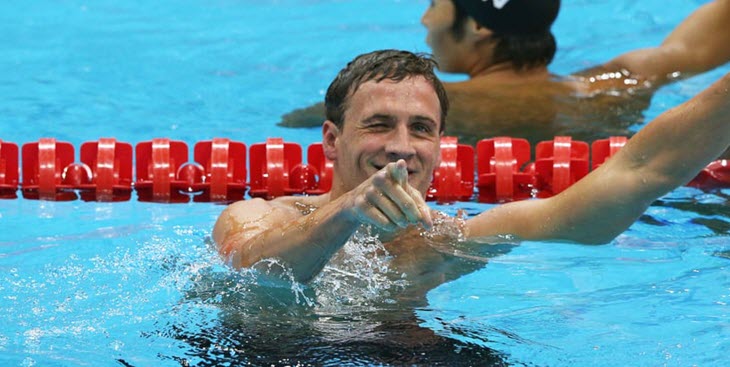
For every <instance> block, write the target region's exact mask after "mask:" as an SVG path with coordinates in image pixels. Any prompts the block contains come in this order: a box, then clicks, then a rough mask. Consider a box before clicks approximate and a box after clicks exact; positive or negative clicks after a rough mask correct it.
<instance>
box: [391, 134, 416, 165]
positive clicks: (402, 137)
mask: <svg viewBox="0 0 730 367" xmlns="http://www.w3.org/2000/svg"><path fill="white" fill-rule="evenodd" d="M385 152H386V153H387V154H388V160H389V161H391V162H394V161H397V160H398V159H405V160H408V159H409V158H411V157H413V156H414V155H416V150H415V149H414V148H413V145H412V144H411V136H410V134H409V131H408V128H407V127H405V126H399V127H398V128H397V129H395V130H393V132H392V134H390V136H389V137H388V141H387V142H386V143H385Z"/></svg>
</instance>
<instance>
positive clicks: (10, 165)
mask: <svg viewBox="0 0 730 367" xmlns="http://www.w3.org/2000/svg"><path fill="white" fill-rule="evenodd" d="M626 141H627V138H626V137H620V136H619V137H610V138H608V139H601V140H596V141H594V142H593V143H592V144H591V145H590V149H589V145H588V144H587V143H586V142H581V141H576V140H572V139H571V138H570V137H567V136H559V137H556V138H555V139H554V140H551V141H545V142H540V143H538V144H537V145H536V147H535V161H534V162H530V157H531V151H530V145H529V143H528V142H527V141H526V140H524V139H517V138H510V137H496V138H493V139H483V140H481V141H479V142H478V143H477V149H476V154H475V150H474V147H472V146H470V145H465V144H459V143H458V140H457V138H455V137H444V138H442V141H441V163H440V166H439V167H438V168H437V169H436V171H435V172H434V177H433V181H432V186H431V188H430V189H429V190H428V194H427V199H428V200H436V201H438V202H441V203H445V202H453V201H467V200H472V198H473V197H474V195H475V194H478V195H477V196H476V198H477V200H478V201H480V202H507V201H513V200H522V199H526V198H532V197H548V196H552V195H556V194H558V193H560V192H562V191H564V190H565V189H566V188H568V187H569V186H570V185H572V184H573V183H575V182H576V181H578V180H580V179H581V178H582V177H584V176H585V175H586V174H587V173H588V171H589V167H590V168H592V169H596V168H597V167H599V166H600V165H601V164H603V163H604V162H605V161H606V160H607V159H609V158H610V157H611V156H612V155H613V154H616V153H617V152H618V151H620V149H621V148H622V147H623V146H624V145H625V144H626ZM589 150H590V151H589ZM21 151H22V159H19V154H18V152H19V150H18V146H17V145H16V144H15V143H12V142H7V141H3V140H0V199H14V198H17V194H16V192H17V190H18V189H20V190H21V192H22V193H23V197H24V198H27V199H41V200H74V199H76V198H78V197H79V196H80V197H81V199H83V200H87V201H124V200H130V197H131V192H132V191H133V190H135V191H137V194H138V195H137V196H138V198H139V200H140V201H154V202H171V203H181V202H189V201H190V200H191V199H192V200H193V201H196V202H198V201H215V202H230V201H235V200H241V199H243V198H244V196H245V194H246V190H247V189H248V194H249V195H250V196H251V197H262V198H266V199H271V198H275V197H278V196H282V195H319V194H323V193H326V192H328V191H329V190H330V189H331V187H332V172H333V170H334V164H333V162H331V161H330V160H328V159H327V158H326V157H325V154H324V149H323V147H322V144H321V143H313V144H311V145H310V146H309V147H308V149H307V162H306V163H304V162H302V148H301V146H300V145H298V144H296V143H289V142H285V141H284V140H283V139H281V138H269V139H267V140H266V142H264V143H257V144H253V145H251V147H250V149H249V150H248V151H247V149H246V145H245V144H243V143H241V142H235V141H231V140H230V139H227V138H215V139H212V140H209V141H201V142H198V143H196V144H195V149H194V159H195V160H194V162H189V161H188V159H189V157H188V146H187V144H186V143H185V142H182V141H171V140H170V139H167V138H157V139H153V140H151V141H146V142H140V143H138V144H137V145H136V146H135V148H134V149H132V145H131V144H129V143H125V142H119V141H117V140H116V139H114V138H102V139H99V140H98V141H96V142H86V143H84V144H82V146H81V154H80V159H81V163H76V162H75V157H74V147H73V146H72V145H71V144H70V143H66V142H59V141H56V139H54V138H43V139H40V140H39V141H38V142H33V143H26V144H23V146H22V150H21ZM133 153H134V154H133ZM247 153H248V155H249V156H250V161H247ZM133 155H134V156H133ZM589 155H590V158H591V159H592V161H591V162H589ZM133 159H134V160H135V162H136V164H135V165H134V166H133V164H132V162H133ZM475 159H476V162H477V165H476V170H475ZM21 161H22V165H21V164H19V162H21ZM21 167H22V181H21V180H19V177H21V176H20V175H19V171H20V168H21ZM133 167H134V171H135V172H134V176H135V177H136V181H134V180H133V174H132V170H133ZM247 167H248V170H247ZM475 172H476V173H477V176H476V177H477V179H476V184H475ZM247 174H248V175H249V176H250V177H248V179H249V181H248V182H247V181H246V179H247ZM687 185H688V186H692V187H698V188H701V189H709V190H712V189H721V188H728V187H730V164H728V161H726V160H718V161H715V162H712V163H711V164H709V165H708V166H707V167H706V168H705V169H704V170H703V171H702V172H700V173H699V174H698V175H697V176H696V177H695V178H694V179H693V180H692V181H690V182H689V183H688V184H687ZM475 186H476V189H475Z"/></svg>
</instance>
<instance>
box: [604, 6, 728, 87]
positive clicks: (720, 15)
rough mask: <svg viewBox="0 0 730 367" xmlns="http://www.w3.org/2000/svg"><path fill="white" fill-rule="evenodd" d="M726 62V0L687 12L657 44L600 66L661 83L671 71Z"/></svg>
mask: <svg viewBox="0 0 730 367" xmlns="http://www.w3.org/2000/svg"><path fill="white" fill-rule="evenodd" d="M728 61H730V0H717V1H713V2H711V3H708V4H705V5H703V6H701V7H700V8H699V9H697V10H696V11H695V12H693V13H692V14H690V15H689V16H688V17H687V18H686V19H685V20H684V21H683V22H682V23H680V24H679V25H678V26H677V28H675V29H674V31H672V33H671V34H670V35H669V36H668V37H667V38H666V39H665V40H664V41H663V42H662V44H661V45H660V46H658V47H654V48H647V49H641V50H636V51H632V52H629V53H626V54H624V55H621V56H619V57H617V58H616V59H614V60H612V61H610V62H608V63H607V64H606V65H604V67H605V69H607V70H621V69H626V70H628V71H630V72H631V73H632V74H635V75H637V76H640V77H643V78H646V79H647V80H649V81H655V82H659V83H661V82H664V81H667V77H668V76H669V75H670V74H671V73H673V72H680V73H682V74H690V75H691V74H696V73H701V72H704V71H707V70H711V69H713V68H715V67H717V66H720V65H722V64H724V63H726V62H728Z"/></svg>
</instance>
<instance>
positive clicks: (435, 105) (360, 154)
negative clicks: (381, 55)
mask: <svg viewBox="0 0 730 367" xmlns="http://www.w3.org/2000/svg"><path fill="white" fill-rule="evenodd" d="M440 116H441V106H440V104H439V99H438V97H437V95H436V92H435V91H434V88H433V87H432V86H431V84H430V83H429V82H428V81H426V79H425V78H423V77H413V78H406V79H404V80H402V81H400V82H395V81H392V80H389V79H385V80H383V81H380V82H375V81H368V82H365V83H363V84H361V85H360V86H359V87H358V89H357V90H356V91H355V93H354V94H352V95H351V96H350V97H349V102H348V107H347V109H346V111H345V116H344V123H343V125H342V128H341V129H339V130H337V132H336V133H335V134H334V136H335V142H334V146H335V152H334V154H335V155H333V156H332V157H330V158H331V159H333V160H334V161H335V162H334V164H335V171H336V174H335V175H336V177H335V180H336V181H335V182H334V184H335V185H337V184H339V185H341V187H338V188H335V187H333V190H334V189H341V191H342V192H346V191H350V190H352V189H354V188H355V187H356V186H357V185H359V184H360V183H362V182H363V181H365V180H367V179H368V178H369V177H370V176H372V175H373V174H374V173H375V172H377V171H379V170H380V169H382V168H383V167H385V165H386V164H388V163H390V162H395V161H397V160H399V159H403V160H405V161H406V163H407V166H408V182H409V183H410V184H411V185H412V186H413V187H414V188H416V189H417V190H419V191H420V192H421V193H424V194H425V192H426V190H427V189H428V187H429V184H430V182H431V178H432V175H433V170H434V168H435V167H436V165H437V164H438V162H439V154H440V136H441V134H440V132H439V131H440V130H439V128H440V124H441V121H440ZM325 139H327V133H326V132H325Z"/></svg>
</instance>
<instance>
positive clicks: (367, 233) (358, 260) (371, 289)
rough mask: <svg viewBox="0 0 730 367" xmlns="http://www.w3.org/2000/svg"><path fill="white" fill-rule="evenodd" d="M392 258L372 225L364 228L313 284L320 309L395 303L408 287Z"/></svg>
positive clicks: (355, 234) (359, 230)
mask: <svg viewBox="0 0 730 367" xmlns="http://www.w3.org/2000/svg"><path fill="white" fill-rule="evenodd" d="M391 260H392V256H391V255H390V253H389V252H388V250H386V248H385V246H384V245H383V242H382V241H381V240H380V238H379V237H378V236H377V235H376V234H373V230H372V228H371V227H370V226H362V227H360V228H359V229H358V230H357V231H356V232H355V233H354V234H353V235H352V237H351V238H350V240H349V241H347V243H346V244H345V245H344V246H343V247H342V249H340V251H338V252H337V253H336V254H335V256H334V257H333V258H332V260H331V261H330V262H329V264H327V266H325V267H324V269H323V270H322V272H321V273H320V275H319V276H317V278H315V280H314V281H313V284H312V286H313V287H314V289H315V291H316V294H317V303H318V305H319V307H320V308H324V309H334V310H340V309H341V308H342V307H343V306H359V307H370V306H373V305H375V304H377V303H380V302H383V303H386V304H388V303H394V302H395V301H394V300H393V299H392V297H393V296H394V295H395V294H396V293H397V292H398V291H399V290H402V289H403V288H405V287H406V286H407V285H408V280H407V279H406V277H405V274H399V273H397V272H396V271H395V270H394V269H393V268H392V267H391V264H390V263H391Z"/></svg>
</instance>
